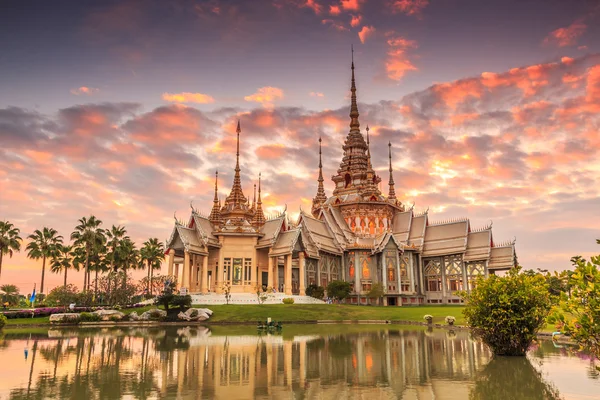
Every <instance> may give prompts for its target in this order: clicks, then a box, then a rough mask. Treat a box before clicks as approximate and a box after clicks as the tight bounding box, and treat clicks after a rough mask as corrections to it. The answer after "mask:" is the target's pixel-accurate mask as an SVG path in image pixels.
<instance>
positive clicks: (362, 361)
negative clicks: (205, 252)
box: [0, 325, 490, 399]
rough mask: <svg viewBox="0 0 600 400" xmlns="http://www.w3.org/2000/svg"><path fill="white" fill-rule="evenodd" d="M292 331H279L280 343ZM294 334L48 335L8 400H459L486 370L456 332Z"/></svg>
mask: <svg viewBox="0 0 600 400" xmlns="http://www.w3.org/2000/svg"><path fill="white" fill-rule="evenodd" d="M221 329H225V328H221ZM357 329H358V331H357ZM293 330H294V327H293V326H288V327H286V331H288V332H286V335H287V334H289V331H293ZM302 331H303V334H302V335H293V334H292V335H290V336H289V337H288V336H279V335H272V336H271V335H265V336H257V335H255V334H254V335H253V334H241V335H221V334H219V332H218V330H217V331H214V332H211V331H210V330H209V329H207V328H197V329H194V328H182V329H177V330H173V329H171V330H162V329H157V330H151V329H134V330H128V331H122V330H117V331H115V330H110V331H109V330H103V331H90V332H89V333H88V334H87V335H86V334H85V333H79V334H78V333H77V332H69V331H50V335H49V336H50V337H49V338H44V339H35V338H32V339H29V340H28V344H25V346H29V347H30V350H29V357H34V359H33V363H35V366H34V365H33V363H32V364H31V371H28V372H30V373H29V378H30V380H29V381H28V382H23V383H22V385H20V387H19V388H17V387H14V388H13V389H12V390H11V391H10V392H11V398H29V397H30V394H31V395H32V397H36V398H40V397H41V398H46V397H56V398H65V397H70V398H83V397H86V398H120V397H122V396H123V395H124V394H129V395H131V396H133V397H136V398H138V397H139V398H146V397H153V398H154V397H156V398H215V399H233V398H236V399H242V398H247V399H251V398H261V397H267V398H283V397H285V398H289V397H290V396H291V395H292V393H291V392H293V395H294V398H325V399H328V398H346V397H362V396H363V395H364V396H376V397H377V398H388V397H393V398H396V397H402V398H404V399H445V398H467V397H468V396H469V391H470V390H471V388H472V386H473V381H474V378H475V376H476V374H477V372H478V371H481V370H482V369H483V368H484V367H485V365H486V364H487V363H488V362H489V360H490V353H489V352H488V350H487V349H486V348H485V347H484V346H483V345H482V344H481V343H479V342H478V341H475V340H472V339H471V338H470V337H469V335H468V333H466V332H456V333H455V332H452V331H447V330H436V331H431V332H427V331H425V330H402V329H379V328H378V327H375V326H340V325H337V326H331V327H327V326H314V327H311V328H307V327H302ZM307 331H308V332H307ZM312 331H314V332H312ZM353 331H354V332H353ZM246 332H250V333H254V332H253V328H248V329H246ZM325 332H329V333H325ZM331 332H339V333H331ZM19 342H20V341H19ZM17 346H18V347H19V349H21V350H20V351H19V353H20V355H21V356H22V348H23V347H21V345H20V344H19V345H17ZM9 355H10V353H9ZM36 357H37V359H36ZM19 361H20V362H22V360H19ZM15 385H16V382H15ZM41 392H43V393H41ZM34 393H35V394H36V395H35V396H34V395H33V394H34ZM1 394H2V391H0V397H3V396H2V395H1Z"/></svg>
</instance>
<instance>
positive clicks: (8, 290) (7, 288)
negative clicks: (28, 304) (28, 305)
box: [0, 284, 19, 305]
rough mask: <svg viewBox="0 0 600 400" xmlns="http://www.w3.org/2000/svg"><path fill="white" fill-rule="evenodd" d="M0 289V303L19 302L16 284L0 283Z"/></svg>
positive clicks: (13, 303) (11, 303) (15, 303)
mask: <svg viewBox="0 0 600 400" xmlns="http://www.w3.org/2000/svg"><path fill="white" fill-rule="evenodd" d="M0 291H2V292H3V293H2V295H1V296H0V299H1V300H0V302H1V303H2V304H4V303H8V304H10V305H17V304H19V288H18V287H17V285H8V284H6V285H2V286H0Z"/></svg>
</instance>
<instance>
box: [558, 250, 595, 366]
mask: <svg viewBox="0 0 600 400" xmlns="http://www.w3.org/2000/svg"><path fill="white" fill-rule="evenodd" d="M599 243H600V242H599ZM571 261H572V262H573V263H574V264H575V272H574V273H573V274H572V275H571V277H570V279H569V283H570V285H571V296H570V297H567V296H566V295H565V294H564V293H563V294H562V300H561V311H562V312H561V311H559V312H558V313H556V315H555V316H554V318H555V321H556V322H557V325H558V327H559V329H560V330H561V331H562V332H564V333H567V334H570V335H571V338H572V339H573V340H574V341H576V342H577V343H578V344H579V345H580V346H581V347H583V348H585V349H586V350H588V351H590V352H591V353H593V354H595V355H596V357H598V358H600V323H599V321H600V255H599V256H596V257H592V258H591V262H589V261H586V260H585V259H583V258H581V257H574V258H573V259H572V260H571ZM563 312H565V313H567V314H568V317H565V314H563Z"/></svg>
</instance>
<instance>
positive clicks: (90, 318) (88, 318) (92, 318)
mask: <svg viewBox="0 0 600 400" xmlns="http://www.w3.org/2000/svg"><path fill="white" fill-rule="evenodd" d="M100 320H101V318H100V316H99V315H98V314H94V313H89V312H82V313H81V314H79V321H81V322H98V321H100Z"/></svg>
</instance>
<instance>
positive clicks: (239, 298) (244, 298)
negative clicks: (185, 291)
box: [190, 293, 325, 305]
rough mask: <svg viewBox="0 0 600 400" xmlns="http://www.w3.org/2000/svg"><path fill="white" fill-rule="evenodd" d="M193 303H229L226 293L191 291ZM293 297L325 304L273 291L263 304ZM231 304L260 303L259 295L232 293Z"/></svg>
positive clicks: (279, 302)
mask: <svg viewBox="0 0 600 400" xmlns="http://www.w3.org/2000/svg"><path fill="white" fill-rule="evenodd" d="M190 296H192V304H202V305H211V304H227V301H226V300H225V295H224V294H217V293H209V294H198V293H191V294H190ZM285 298H292V299H294V304H325V302H324V301H322V300H318V299H315V298H314V297H310V296H298V295H290V294H283V293H272V294H270V295H269V297H268V298H267V300H266V301H265V302H264V303H263V304H282V301H283V299H285ZM229 304H259V302H258V297H257V296H256V294H253V293H231V299H230V300H229Z"/></svg>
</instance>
